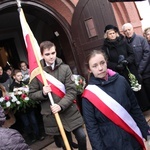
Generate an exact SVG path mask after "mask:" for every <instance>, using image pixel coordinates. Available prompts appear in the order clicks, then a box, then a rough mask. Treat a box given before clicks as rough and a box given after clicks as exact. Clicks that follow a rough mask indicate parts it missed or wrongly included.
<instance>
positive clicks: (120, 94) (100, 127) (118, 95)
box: [82, 73, 148, 150]
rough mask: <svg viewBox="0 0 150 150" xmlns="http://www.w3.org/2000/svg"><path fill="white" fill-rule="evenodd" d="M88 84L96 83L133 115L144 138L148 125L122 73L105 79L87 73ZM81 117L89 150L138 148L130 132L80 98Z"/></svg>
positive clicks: (127, 149)
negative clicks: (86, 134) (88, 141)
mask: <svg viewBox="0 0 150 150" xmlns="http://www.w3.org/2000/svg"><path fill="white" fill-rule="evenodd" d="M89 84H94V85H97V86H98V87H100V88H101V89H102V90H103V91H105V92H106V93H107V94H109V95H110V96H111V97H112V98H114V99H115V100H116V101H117V102H118V103H119V104H120V105H122V106H123V107H124V108H125V109H126V110H127V111H128V113H129V114H130V115H131V116H132V117H133V119H134V120H135V122H136V123H137V125H138V127H139V128H140V130H141V132H142V135H143V137H144V138H146V137H147V133H148V132H147V131H148V125H147V123H146V121H145V118H144V116H143V114H142V112H141V110H140V108H139V106H138V103H137V100H136V98H135V96H134V93H133V91H132V90H131V88H130V86H129V85H128V83H127V81H126V80H125V78H124V77H123V76H120V75H119V74H118V73H117V74H115V75H113V76H111V77H109V78H108V81H104V80H101V79H98V78H95V77H94V76H93V75H91V77H90V80H89ZM82 107H83V117H84V120H85V125H86V129H87V132H88V136H89V139H90V142H91V145H92V149H93V150H140V149H141V147H140V145H139V143H138V142H137V141H136V139H135V138H134V137H132V135H130V134H129V133H127V132H126V131H124V130H123V129H121V128H120V127H119V126H117V125H116V124H115V123H113V122H112V121H111V120H109V119H108V118H107V117H106V116H105V115H103V114H102V113H101V112H100V111H99V110H98V109H97V108H96V107H94V105H93V104H92V103H91V102H89V101H88V100H87V99H85V98H83V100H82Z"/></svg>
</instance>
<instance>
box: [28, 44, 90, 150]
mask: <svg viewBox="0 0 150 150" xmlns="http://www.w3.org/2000/svg"><path fill="white" fill-rule="evenodd" d="M40 51H41V55H42V58H43V59H42V60H41V65H42V67H43V70H44V73H45V76H46V78H47V79H48V80H49V84H48V85H44V86H43V84H42V83H41V82H39V80H40V79H39V78H38V76H36V77H35V78H33V79H32V81H31V83H30V93H29V96H30V98H32V99H34V100H40V101H41V107H42V110H41V114H42V115H43V121H44V126H45V131H46V133H48V134H50V135H60V133H59V130H58V127H57V123H56V121H55V118H54V115H53V114H55V113H58V112H59V115H60V118H61V121H62V124H63V126H64V129H65V132H66V135H70V132H73V133H74V135H75V137H76V139H77V141H78V147H79V150H86V149H87V148H86V135H85V133H84V130H83V128H82V125H83V119H82V116H81V114H80V112H79V110H78V108H77V105H76V104H75V103H74V100H75V98H76V94H77V92H76V89H75V85H74V83H73V81H72V80H71V76H72V72H71V70H70V67H69V66H68V65H66V64H64V63H63V61H62V60H61V59H60V58H58V57H56V47H55V45H54V44H53V43H52V42H50V41H44V42H42V43H41V44H40ZM49 92H51V93H52V97H53V99H54V104H53V105H51V104H50V101H49V98H48V93H49ZM68 141H69V143H70V145H71V142H72V141H70V138H68ZM64 149H65V148H64Z"/></svg>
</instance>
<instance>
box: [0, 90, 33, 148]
mask: <svg viewBox="0 0 150 150" xmlns="http://www.w3.org/2000/svg"><path fill="white" fill-rule="evenodd" d="M0 91H1V90H0ZM0 94H2V92H0ZM0 97H2V95H0ZM5 120H6V117H5V114H4V110H3V108H2V107H1V106H0V139H1V140H0V141H1V142H0V149H1V150H14V149H16V150H31V149H30V148H29V146H28V145H27V144H26V143H25V140H24V138H23V137H22V135H21V134H20V133H19V132H18V131H17V130H14V129H9V128H4V127H2V126H3V124H4V122H5Z"/></svg>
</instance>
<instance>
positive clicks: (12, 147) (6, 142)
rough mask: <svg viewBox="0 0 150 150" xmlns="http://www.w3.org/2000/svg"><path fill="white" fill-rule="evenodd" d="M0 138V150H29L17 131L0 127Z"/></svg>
mask: <svg viewBox="0 0 150 150" xmlns="http://www.w3.org/2000/svg"><path fill="white" fill-rule="evenodd" d="M0 138H1V140H0V150H30V148H29V146H28V145H27V144H26V143H25V140H24V139H23V137H22V135H21V134H20V133H19V132H18V131H17V130H14V129H9V128H2V127H0Z"/></svg>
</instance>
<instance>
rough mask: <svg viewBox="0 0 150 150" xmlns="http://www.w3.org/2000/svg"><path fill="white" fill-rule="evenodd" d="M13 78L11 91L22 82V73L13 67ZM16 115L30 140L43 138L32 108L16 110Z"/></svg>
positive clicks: (21, 85)
mask: <svg viewBox="0 0 150 150" xmlns="http://www.w3.org/2000/svg"><path fill="white" fill-rule="evenodd" d="M12 75H13V78H14V81H13V83H12V84H11V85H10V91H13V90H14V88H19V87H23V85H24V84H23V82H22V73H21V70H19V69H14V71H13V74H12ZM17 115H18V117H19V118H20V120H21V121H22V123H23V126H24V131H25V133H27V135H28V137H29V139H30V140H31V142H32V143H33V142H35V141H36V140H43V139H44V137H43V136H41V135H40V131H39V127H38V123H37V119H36V117H35V112H34V108H32V107H31V108H30V107H29V108H26V111H25V112H24V111H18V112H17Z"/></svg>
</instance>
